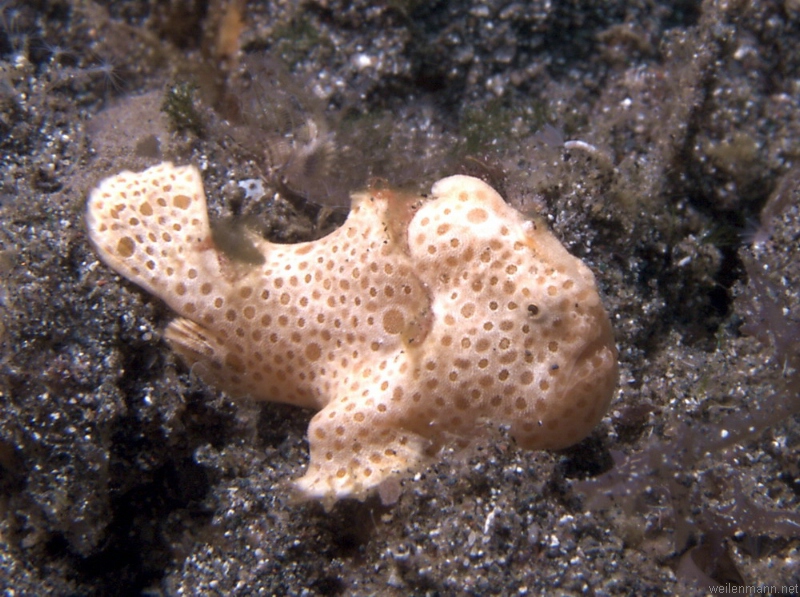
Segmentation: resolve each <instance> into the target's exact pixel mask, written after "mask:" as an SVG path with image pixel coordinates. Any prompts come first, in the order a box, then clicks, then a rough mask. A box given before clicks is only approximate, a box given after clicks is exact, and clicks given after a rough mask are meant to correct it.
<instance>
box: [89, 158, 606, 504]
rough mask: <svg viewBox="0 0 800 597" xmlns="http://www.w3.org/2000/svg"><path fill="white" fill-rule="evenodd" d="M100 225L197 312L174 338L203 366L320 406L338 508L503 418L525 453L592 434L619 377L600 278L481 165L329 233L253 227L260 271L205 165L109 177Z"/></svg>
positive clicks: (103, 242)
mask: <svg viewBox="0 0 800 597" xmlns="http://www.w3.org/2000/svg"><path fill="white" fill-rule="evenodd" d="M87 222H88V228H89V233H90V236H91V239H92V241H93V242H94V244H95V246H96V248H97V250H98V252H99V254H100V256H101V257H102V259H103V261H105V262H106V263H107V264H108V265H110V266H111V267H112V268H113V269H114V270H116V271H117V272H119V273H120V274H122V275H123V276H125V277H126V278H128V279H129V280H132V281H133V282H135V283H136V284H138V285H139V286H141V287H143V288H145V289H146V290H148V291H149V292H151V293H153V294H154V295H156V296H158V297H159V298H161V299H162V300H164V301H165V302H166V303H167V304H168V305H169V306H170V307H171V308H172V309H173V310H174V311H175V312H176V313H177V314H178V315H179V316H180V317H179V318H178V319H176V320H175V321H173V322H172V323H171V324H170V325H169V327H168V328H167V330H166V338H167V340H168V341H169V343H170V345H171V346H172V347H173V348H174V349H175V350H176V351H177V352H178V353H179V354H180V355H181V357H182V358H183V360H184V361H186V363H187V364H188V365H189V366H190V367H192V369H193V370H194V371H196V372H197V373H198V374H199V375H200V376H201V377H203V378H204V379H206V380H207V381H208V382H210V383H212V384H214V385H216V386H217V387H219V388H220V389H222V390H224V391H226V392H228V393H229V394H231V395H234V396H249V397H251V398H254V399H257V400H271V401H278V402H286V403H289V404H295V405H298V406H303V407H307V408H312V409H316V410H319V412H317V414H316V415H315V416H314V417H313V419H312V420H311V424H310V426H309V432H308V440H309V443H310V448H311V460H310V463H309V467H308V471H307V472H306V474H305V476H303V477H302V478H300V479H299V480H297V481H296V487H297V488H298V489H299V490H300V491H301V492H302V494H303V495H305V496H307V497H314V498H319V499H322V500H323V501H324V502H325V503H326V504H327V505H330V504H331V503H333V502H334V501H335V500H336V499H339V498H341V497H347V496H353V497H357V498H363V497H364V496H365V495H366V494H367V493H369V492H370V491H371V490H372V489H374V488H376V487H377V486H378V485H379V484H381V483H383V482H386V481H389V480H394V479H396V478H398V477H399V476H402V475H404V474H406V473H407V472H409V471H411V470H415V469H418V468H419V467H420V466H422V465H423V464H424V463H426V462H429V461H430V459H431V458H433V457H435V456H436V454H437V453H438V452H439V451H440V450H442V449H443V448H446V447H454V448H461V447H464V446H466V445H467V444H469V442H470V440H471V439H473V438H475V437H478V436H485V435H486V432H487V431H489V430H491V429H496V428H498V427H500V426H502V427H504V428H507V429H508V430H509V432H510V434H511V435H512V436H513V437H514V438H515V439H516V441H517V442H518V443H519V444H520V445H522V446H523V447H526V448H549V449H557V448H563V447H566V446H569V445H571V444H574V443H576V442H578V441H580V440H581V439H582V438H584V437H585V436H586V435H587V434H588V433H589V432H590V431H591V429H592V428H593V427H594V426H595V425H596V424H597V422H598V421H599V420H600V418H601V417H602V416H603V414H604V413H605V412H606V410H607V408H608V405H609V402H610V400H611V397H612V394H613V392H614V388H615V386H616V382H617V351H616V349H615V346H614V339H613V334H612V330H611V326H610V323H609V320H608V316H607V315H606V312H605V310H604V309H603V306H602V304H601V302H600V297H599V296H598V293H597V289H596V287H595V281H594V276H593V275H592V273H591V272H590V271H589V269H588V268H587V267H586V266H585V265H584V264H583V263H582V262H581V261H580V260H579V259H577V258H575V257H573V256H571V255H570V254H569V253H567V251H566V250H565V249H564V247H563V246H562V245H561V244H560V243H559V242H558V240H556V238H555V237H554V236H553V235H552V234H551V233H550V232H549V231H548V230H547V229H546V228H545V227H544V226H542V225H541V224H537V223H535V222H532V221H530V220H526V219H525V218H523V217H522V216H521V215H520V214H519V213H518V212H517V211H515V210H514V209H512V208H511V207H509V206H508V205H507V204H506V203H505V202H504V201H503V199H502V198H501V197H500V196H499V195H498V194H497V193H496V192H495V191H494V190H493V189H492V188H491V187H489V186H488V185H486V184H485V183H483V182H482V181H480V180H478V179H475V178H470V177H467V176H452V177H449V178H445V179H444V180H441V181H439V182H437V183H436V184H435V185H434V186H433V190H432V194H431V196H430V197H429V198H419V197H417V198H408V197H407V196H402V195H400V194H398V193H393V192H390V191H386V190H382V191H379V190H375V191H373V192H371V193H370V192H366V193H360V194H356V195H355V196H354V197H353V206H352V210H351V212H350V215H349V217H348V219H347V221H346V222H345V224H344V225H343V226H342V227H341V228H339V229H338V230H336V231H335V232H333V233H332V234H330V235H328V236H326V237H325V238H322V239H320V240H317V241H313V242H306V243H300V244H294V245H277V244H273V243H270V242H268V241H266V240H263V239H260V238H255V237H253V238H251V239H250V240H251V241H252V242H253V243H254V244H255V245H256V247H257V249H258V251H260V253H261V254H263V256H264V263H262V264H259V265H253V264H245V263H240V262H236V261H234V260H232V259H231V258H230V257H229V256H226V255H225V254H223V253H221V252H220V251H219V250H218V249H217V248H216V247H215V245H214V242H213V239H212V236H211V231H210V228H209V222H208V216H207V212H206V201H205V194H204V192H203V187H202V182H201V180H200V175H199V173H198V171H197V170H196V169H195V168H194V167H191V166H188V167H175V166H173V165H172V164H170V163H164V164H161V165H159V166H156V167H153V168H150V169H149V170H147V171H145V172H142V173H132V172H123V173H121V174H119V175H117V176H114V177H111V178H108V179H106V180H104V181H103V182H102V183H101V184H100V185H99V186H98V187H97V188H96V189H95V190H94V191H93V192H92V193H91V196H90V198H89V204H88V216H87Z"/></svg>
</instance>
